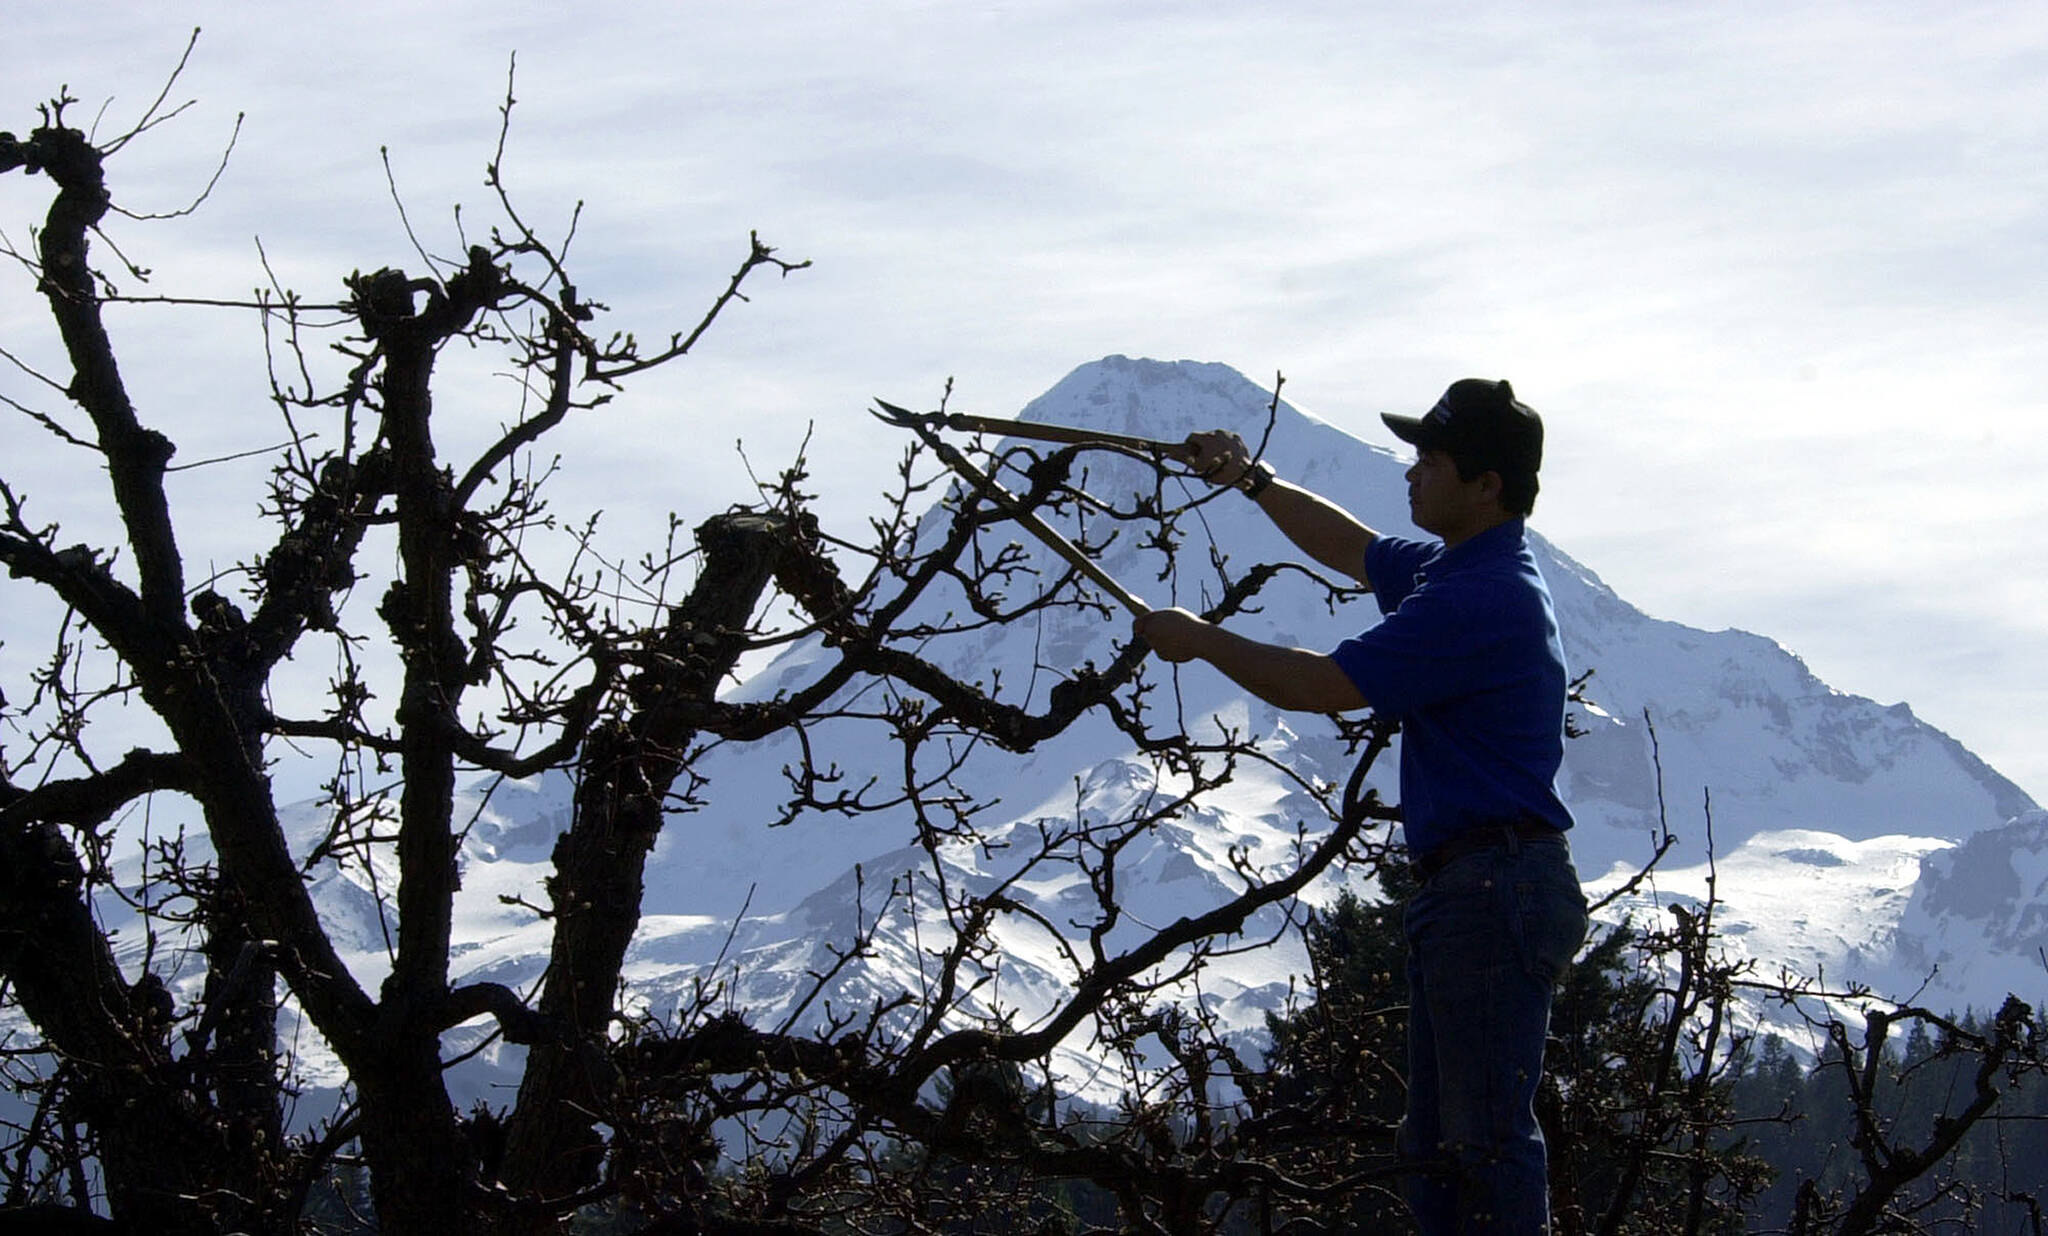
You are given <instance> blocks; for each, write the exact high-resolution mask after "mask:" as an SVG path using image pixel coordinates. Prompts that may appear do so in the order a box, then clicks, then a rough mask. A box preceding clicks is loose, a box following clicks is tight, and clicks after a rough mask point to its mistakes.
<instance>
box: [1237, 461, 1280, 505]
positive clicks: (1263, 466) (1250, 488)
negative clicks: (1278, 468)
mask: <svg viewBox="0 0 2048 1236" xmlns="http://www.w3.org/2000/svg"><path fill="white" fill-rule="evenodd" d="M1273 477H1274V472H1273V465H1272V464H1269V463H1267V462H1266V461H1265V460H1263V459H1261V460H1259V461H1258V462H1256V463H1254V464H1253V465H1252V466H1251V467H1249V468H1246V469H1245V470H1244V475H1243V476H1240V477H1238V478H1237V485H1236V489H1237V491H1238V492H1239V493H1241V494H1243V495H1244V496H1245V497H1247V498H1254V499H1256V498H1257V497H1258V496H1259V495H1260V494H1262V493H1265V492H1266V486H1268V485H1271V484H1272V483H1273Z"/></svg>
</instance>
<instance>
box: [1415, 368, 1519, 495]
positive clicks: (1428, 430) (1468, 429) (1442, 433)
mask: <svg viewBox="0 0 2048 1236" xmlns="http://www.w3.org/2000/svg"><path fill="white" fill-rule="evenodd" d="M1380 419H1381V420H1383V421H1385V422H1386V423H1387V428H1389V429H1391V430H1393V431H1394V436H1395V437H1398V438H1400V439H1401V440H1402V441H1403V442H1407V443H1409V444H1411V445H1413V446H1414V447H1416V448H1417V449H1418V450H1425V451H1442V452H1444V453H1445V454H1447V455H1449V456H1450V457H1451V458H1452V459H1453V460H1454V461H1456V463H1457V465H1458V475H1459V476H1460V477H1462V478H1463V479H1465V480H1468V481H1470V480H1476V479H1478V478H1479V477H1480V476H1481V475H1483V474H1485V473H1487V472H1493V473H1497V474H1498V475H1499V476H1500V503H1501V506H1502V507H1504V508H1505V509H1506V510H1507V512H1508V513H1509V514H1511V515H1518V516H1520V515H1527V514H1529V512H1530V511H1532V510H1534V509H1535V507H1536V489H1537V484H1536V472H1537V470H1538V469H1539V468H1541V467H1542V466H1543V418H1542V417H1540V416H1538V415H1536V409H1534V408H1532V407H1530V406H1529V405H1528V404H1525V403H1523V402H1522V401H1521V400H1519V399H1517V398H1515V392H1514V388H1513V387H1510V386H1509V385H1508V384H1507V382H1506V380H1505V379H1503V380H1501V381H1498V382H1495V381H1489V380H1488V379H1485V378H1465V379H1462V380H1460V381H1457V382H1453V383H1451V386H1450V389H1449V390H1447V391H1445V392H1444V397H1443V398H1442V399H1439V400H1437V402H1436V406H1435V407H1433V408H1431V409H1430V410H1429V411H1428V412H1427V413H1425V414H1423V415H1422V416H1399V415H1396V414H1395V413H1392V412H1383V413H1381V414H1380Z"/></svg>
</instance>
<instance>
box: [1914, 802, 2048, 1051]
mask: <svg viewBox="0 0 2048 1236" xmlns="http://www.w3.org/2000/svg"><path fill="white" fill-rule="evenodd" d="M1891 969H1892V975H1891V983H1892V986H1893V987H1894V988H1896V989H1898V990H1901V991H1912V990H1915V989H1916V987H1917V985H1918V984H1919V983H1920V982H1922V981H1924V982H1925V983H1926V990H1925V991H1924V992H1921V994H1920V995H1919V996H1918V997H1917V999H1918V1001H1919V1003H1921V1004H1925V1005H1929V1006H1931V1007H1934V1008H1942V1009H1959V1008H1972V1009H1975V1010H1977V1011H1978V1012H1980V1013H1982V1012H1986V1011H1990V1010H1995V1009H1996V1008H1997V1007H1998V1006H1999V1004H2000V1003H2001V1002H2002V1001H2003V1000H2004V998H2005V995H2006V993H2007V992H2017V993H2018V994H2019V995H2021V996H2023V997H2026V998H2028V999H2031V1000H2032V1001H2033V1002H2034V1003H2036V1004H2040V1003H2041V1002H2042V1001H2043V999H2044V996H2043V993H2044V992H2048V812H2044V811H2032V812H2029V813H2027V814H2026V815H2024V816H2021V817H2020V818H2018V819H2015V820H2013V821H2012V822H2011V823H2010V824H2007V825H2005V826H2004V827H2003V828H1992V829H1986V830H1985V831H1983V832H1980V833H1976V834H1974V835H1972V836H1970V837H1967V838H1965V839H1964V840H1963V841H1962V842H1961V843H1960V844H1959V845H1956V846H1953V847H1950V848H1947V849H1944V850H1942V851H1939V852H1937V853H1934V854H1931V855H1930V856H1929V857H1928V859H1927V861H1926V862H1924V863H1923V864H1921V869H1920V879H1919V881H1918V882H1917V883H1915V884H1914V886H1913V890H1912V896H1911V899H1910V900H1909V901H1908V903H1907V904H1906V907H1905V910H1904V912H1903V913H1902V914H1901V915H1900V917H1899V922H1898V927H1897V929H1896V944H1895V947H1894V949H1893V951H1892V956H1891ZM1909 985H1910V986H1909Z"/></svg>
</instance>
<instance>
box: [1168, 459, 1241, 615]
mask: <svg viewBox="0 0 2048 1236" xmlns="http://www.w3.org/2000/svg"><path fill="white" fill-rule="evenodd" d="M1187 446H1188V467H1190V468H1192V469H1194V473H1195V475H1196V476H1199V477H1201V478H1202V479H1203V480H1205V481H1207V482H1209V483H1210V484H1211V485H1235V484H1237V483H1238V482H1239V481H1241V480H1243V479H1244V474H1245V471H1246V469H1248V468H1250V467H1251V466H1252V453H1251V451H1250V450H1249V449H1248V448H1247V447H1246V446H1245V444H1244V439H1243V438H1240V437H1238V436H1237V435H1236V434H1234V433H1232V432H1230V431H1229V430H1228V429H1211V430H1208V431H1207V432H1204V433H1191V434H1189V435H1188V443H1187ZM1183 612H1185V611H1183ZM1189 616H1190V617H1192V616H1193V615H1189Z"/></svg>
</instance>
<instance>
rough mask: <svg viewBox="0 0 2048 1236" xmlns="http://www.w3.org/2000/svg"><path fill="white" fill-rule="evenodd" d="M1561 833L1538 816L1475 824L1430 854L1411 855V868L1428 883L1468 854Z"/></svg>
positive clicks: (1545, 838) (1548, 838)
mask: <svg viewBox="0 0 2048 1236" xmlns="http://www.w3.org/2000/svg"><path fill="white" fill-rule="evenodd" d="M1562 836H1564V833H1563V832H1562V831H1560V830H1558V829H1556V828H1552V827H1551V826H1550V825H1548V824H1543V823H1539V822H1538V821H1535V820H1505V821H1498V822H1495V823H1490V824H1479V825H1474V826H1472V827H1470V828H1465V829H1461V830H1459V831H1458V832H1456V833H1454V834H1452V836H1451V839H1450V840H1449V841H1446V842H1444V843H1443V844H1442V845H1439V846H1437V847H1436V848H1435V849H1433V850H1431V851H1429V852H1428V853H1427V854H1418V855H1415V856H1414V857H1412V858H1410V859H1409V860H1408V868H1409V870H1411V871H1413V872H1414V873H1415V881H1416V883H1418V884H1427V883H1429V882H1430V881H1431V880H1433V879H1435V878H1436V873H1437V872H1439V871H1442V870H1443V869H1444V868H1445V867H1448V866H1449V865H1451V864H1452V863H1454V862H1456V861H1458V860H1459V859H1461V858H1464V857H1465V856H1466V855H1468V854H1477V853H1479V852H1480V851H1481V850H1493V849H1498V848H1499V847H1501V846H1504V845H1507V844H1509V843H1510V842H1516V843H1519V842H1523V841H1546V840H1551V839H1555V838H1559V837H1562Z"/></svg>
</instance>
